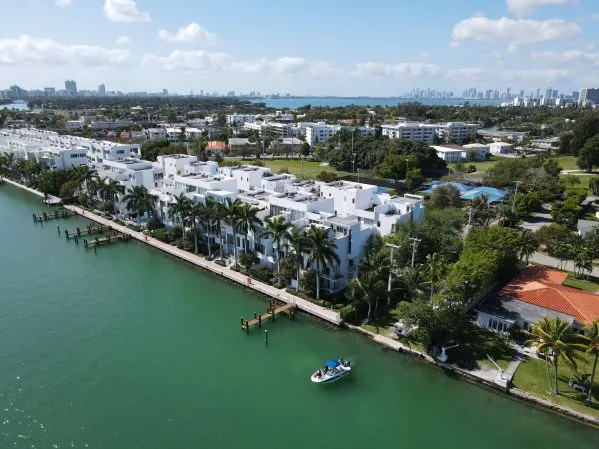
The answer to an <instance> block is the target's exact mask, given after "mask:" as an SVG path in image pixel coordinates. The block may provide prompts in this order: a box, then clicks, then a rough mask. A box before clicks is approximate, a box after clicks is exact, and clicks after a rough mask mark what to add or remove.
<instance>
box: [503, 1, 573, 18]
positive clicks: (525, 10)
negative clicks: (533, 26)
mask: <svg viewBox="0 0 599 449" xmlns="http://www.w3.org/2000/svg"><path fill="white" fill-rule="evenodd" d="M576 1H577V0H507V9H508V10H510V11H511V12H513V13H514V14H516V15H517V16H527V15H530V14H532V13H533V12H535V10H536V9H538V8H540V7H543V6H557V5H567V4H570V3H575V2H576Z"/></svg>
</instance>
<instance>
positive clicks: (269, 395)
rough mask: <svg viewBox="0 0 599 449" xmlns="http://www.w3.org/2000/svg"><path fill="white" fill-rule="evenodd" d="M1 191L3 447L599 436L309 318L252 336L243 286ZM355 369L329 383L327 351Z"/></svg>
mask: <svg viewBox="0 0 599 449" xmlns="http://www.w3.org/2000/svg"><path fill="white" fill-rule="evenodd" d="M40 209H41V206H40V204H39V198H34V197H32V196H30V195H29V194H26V193H23V192H21V191H19V190H16V189H15V188H13V187H10V186H6V185H5V186H0V286H1V290H0V292H1V293H0V341H1V342H2V345H1V346H0V360H1V361H2V369H1V370H0V415H1V417H0V422H1V424H0V448H54V447H56V448H71V447H73V448H85V447H89V448H107V449H120V448H123V449H130V448H143V449H154V448H156V449H159V448H168V449H170V448H247V449H253V448H279V447H285V448H291V449H295V448H321V447H342V446H343V447H345V448H365V447H374V448H379V447H400V448H403V447H406V448H408V447H415V448H456V449H458V448H459V449H468V448H477V449H478V448H485V449H495V448H497V449H499V448H501V449H504V448H510V449H516V448H523V449H529V448H531V447H532V448H536V447H539V448H543V449H551V448H556V449H558V448H559V449H561V448H569V449H578V448H597V447H599V431H597V430H595V429H592V428H588V427H584V426H582V425H579V424H577V423H573V422H570V421H568V420H565V419H563V418H560V417H558V416H556V415H553V414H550V413H547V412H544V411H540V410H536V409H534V408H530V407H528V406H526V405H523V404H520V403H518V402H515V401H512V400H510V399H507V398H504V397H502V396H500V395H497V394H494V393H492V392H489V391H487V390H485V389H483V388H480V387H479V386H476V385H473V384H469V383H466V382H464V381H462V380H459V379H456V378H454V377H452V376H448V375H445V374H443V372H441V371H439V370H437V369H435V368H432V367H429V366H427V365H424V364H422V363H420V362H419V361H417V360H414V359H411V358H409V357H406V356H402V355H400V354H396V353H391V352H386V351H382V350H381V349H380V348H379V347H378V346H376V345H374V344H372V343H371V342H369V341H368V340H366V339H365V338H363V337H361V336H359V335H356V334H353V333H350V332H347V331H341V330H338V329H333V328H330V327H327V326H325V325H323V324H320V323H315V322H313V321H311V320H310V319H308V318H307V317H304V316H299V317H298V319H297V320H295V321H289V320H287V319H286V318H281V319H279V320H277V321H275V322H274V323H268V324H267V328H268V330H269V336H270V337H269V344H268V345H265V343H264V338H263V333H262V331H260V330H257V331H255V332H252V333H250V335H245V334H243V333H242V332H241V331H240V329H239V318H240V316H245V317H248V316H250V315H251V314H252V313H253V312H254V311H263V310H265V309H266V302H265V301H264V300H262V299H261V298H259V297H258V296H255V295H253V294H250V293H248V292H247V291H245V290H244V289H243V288H241V287H238V286H235V285H232V284H229V283H226V282H224V281H223V280H221V279H219V278H216V277H213V276H212V275H209V274H206V273H204V272H202V271H200V270H198V269H195V268H193V267H191V266H188V265H186V264H183V263H181V262H179V261H177V260H175V259H172V258H170V257H167V256H165V255H163V254H161V253H159V252H157V251H155V250H152V249H150V248H147V247H145V246H144V245H143V244H141V243H135V242H131V243H128V244H125V243H119V244H115V245H112V246H109V247H102V248H99V249H98V252H97V254H95V253H94V252H93V251H86V250H85V249H84V248H83V247H82V245H79V246H77V245H76V244H75V243H74V242H73V241H70V242H67V241H66V240H65V239H64V237H62V236H60V235H58V233H57V229H56V224H59V225H60V226H61V227H62V228H63V229H64V228H65V227H68V228H74V227H75V226H78V225H81V224H84V223H85V222H84V221H83V220H81V219H79V218H70V219H67V220H60V221H59V222H58V223H56V222H48V223H47V224H45V225H43V226H42V225H39V224H37V225H36V224H34V223H33V222H32V220H31V213H32V212H33V211H39V210H40ZM335 356H344V357H346V358H349V359H351V360H352V361H353V362H354V367H355V370H354V372H353V373H352V374H351V376H350V377H349V378H347V379H345V380H344V381H342V382H339V383H337V384H332V385H329V386H326V387H325V388H319V386H315V385H312V384H311V383H310V381H309V376H310V374H311V373H312V372H313V371H314V370H315V369H316V368H319V367H320V366H321V365H322V362H323V361H324V360H325V359H327V358H330V357H335Z"/></svg>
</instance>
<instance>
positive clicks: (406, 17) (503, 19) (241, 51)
mask: <svg viewBox="0 0 599 449" xmlns="http://www.w3.org/2000/svg"><path fill="white" fill-rule="evenodd" d="M0 6H1V7H2V21H0V88H8V86H10V85H12V84H17V85H19V86H21V87H23V88H25V89H41V88H43V87H56V88H59V89H64V81H65V79H74V80H76V81H77V86H78V88H79V89H89V90H97V88H98V85H99V84H102V83H104V84H106V89H107V90H115V91H116V90H121V91H149V92H153V91H160V90H162V89H168V90H169V91H171V92H179V93H189V92H190V91H194V92H195V93H198V92H200V90H204V92H215V91H216V92H220V93H226V92H228V91H230V90H235V91H237V92H249V91H260V92H261V93H263V94H266V93H276V92H280V93H285V92H290V93H292V94H295V95H340V96H395V95H399V94H402V93H404V92H407V91H410V90H412V89H413V88H421V89H426V88H433V89H437V90H456V92H458V93H461V91H462V90H463V89H465V88H469V87H476V88H478V89H479V90H480V89H483V90H486V89H498V90H499V91H501V92H503V91H505V90H506V89H507V88H508V87H511V89H512V92H518V91H519V90H520V89H524V90H525V91H526V92H527V93H528V92H530V91H533V90H536V88H541V91H542V92H544V90H545V89H547V88H549V87H552V88H554V89H560V91H571V90H578V89H580V88H581V87H597V85H599V0H458V1H448V0H418V1H413V0H372V1H371V2H362V1H357V0H343V1H342V0H325V1H323V0H302V1H299V2H282V1H280V0H276V1H275V0H252V1H247V0H217V1H214V0H210V1H207V0H0Z"/></svg>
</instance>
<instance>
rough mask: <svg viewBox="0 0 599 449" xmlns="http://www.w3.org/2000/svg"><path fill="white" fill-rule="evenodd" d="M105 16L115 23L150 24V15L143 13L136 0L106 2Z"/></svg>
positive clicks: (109, 0) (111, 0)
mask: <svg viewBox="0 0 599 449" xmlns="http://www.w3.org/2000/svg"><path fill="white" fill-rule="evenodd" d="M104 15H105V16H106V18H107V19H108V20H111V21H113V22H149V21H150V20H152V19H151V18H150V14H149V13H147V12H141V11H140V10H139V9H138V8H137V4H136V3H135V1H134V0H105V2H104Z"/></svg>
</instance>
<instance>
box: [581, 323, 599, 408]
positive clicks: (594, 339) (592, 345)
mask: <svg viewBox="0 0 599 449" xmlns="http://www.w3.org/2000/svg"><path fill="white" fill-rule="evenodd" d="M584 332H585V335H584V336H581V337H582V339H583V341H584V346H585V347H586V351H585V352H586V353H587V354H591V355H594V356H595V360H594V362H593V371H592V372H591V383H590V385H589V394H588V396H587V401H588V402H589V403H591V402H593V396H592V395H593V382H595V373H596V371H597V361H598V360H599V320H597V321H595V322H594V323H591V324H589V325H588V326H585V328H584Z"/></svg>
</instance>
